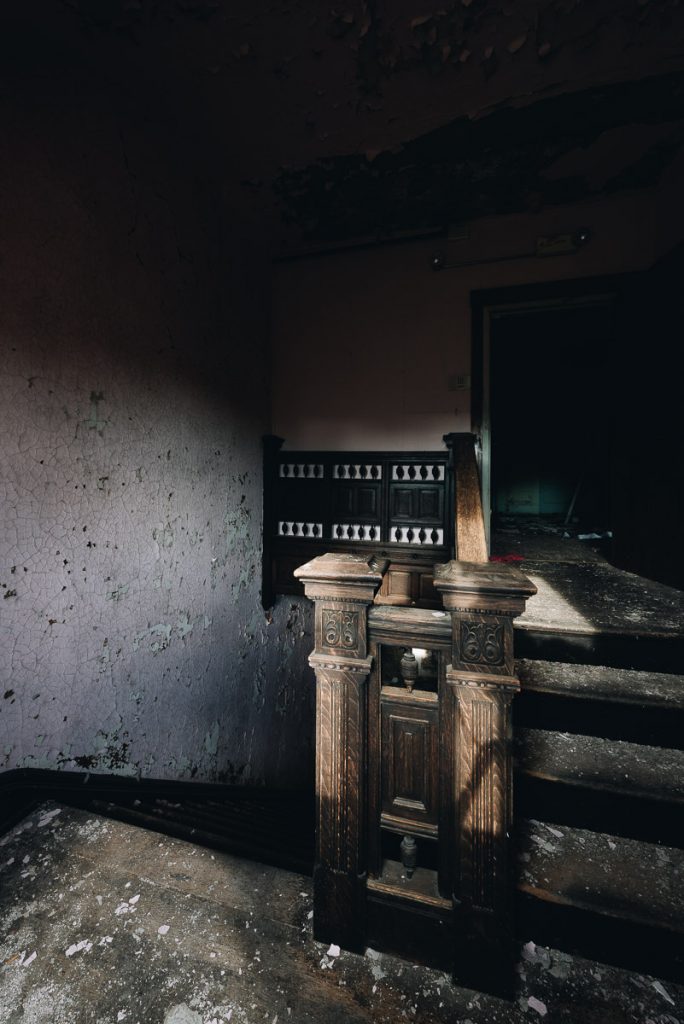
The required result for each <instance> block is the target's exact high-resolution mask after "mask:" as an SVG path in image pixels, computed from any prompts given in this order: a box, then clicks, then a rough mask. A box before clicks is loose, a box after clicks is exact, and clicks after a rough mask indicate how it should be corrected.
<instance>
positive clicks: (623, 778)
mask: <svg viewBox="0 0 684 1024" xmlns="http://www.w3.org/2000/svg"><path fill="white" fill-rule="evenodd" d="M515 763H516V767H517V768H518V769H519V770H521V771H522V772H523V773H524V774H526V775H533V776H535V777H537V778H544V779H548V780H550V781H554V782H563V783H567V784H570V785H578V786H584V787H587V788H591V789H603V790H609V791H610V792H612V793H620V794H623V795H626V796H631V797H642V798H648V799H650V800H664V801H672V802H684V751H682V750H669V749H664V748H662V747H649V746H647V745H646V744H644V743H628V742H626V741H625V740H607V739H603V738H602V737H599V736H584V735H578V734H575V733H567V732H553V731H551V730H547V729H518V730H516V739H515Z"/></svg>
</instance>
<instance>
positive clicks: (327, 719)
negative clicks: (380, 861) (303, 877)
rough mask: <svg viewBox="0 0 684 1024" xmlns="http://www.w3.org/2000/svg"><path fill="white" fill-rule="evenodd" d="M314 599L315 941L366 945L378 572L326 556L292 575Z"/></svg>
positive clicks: (361, 562)
mask: <svg viewBox="0 0 684 1024" xmlns="http://www.w3.org/2000/svg"><path fill="white" fill-rule="evenodd" d="M295 576H296V577H297V578H298V579H300V580H302V582H303V583H304V591H305V593H306V596H307V597H309V598H311V599H312V600H313V601H314V602H315V643H316V646H315V648H314V651H313V653H312V655H311V657H310V658H309V664H310V665H311V666H312V668H313V669H314V671H315V673H316V863H315V867H314V937H315V938H316V939H318V940H319V941H321V942H335V943H337V944H338V945H340V946H343V947H344V948H345V949H351V950H357V951H360V950H363V948H364V947H365V896H366V857H367V842H366V782H365V779H366V770H367V766H366V758H367V752H366V736H367V725H366V720H367V714H368V695H367V687H366V684H367V680H368V675H369V672H370V669H371V660H372V659H371V658H369V657H368V653H367V616H368V606H369V605H370V604H371V603H372V601H373V597H374V595H375V592H376V590H377V589H378V587H379V586H380V583H381V582H382V567H379V568H373V567H372V566H371V565H370V564H369V562H368V561H367V560H366V559H364V558H363V556H360V555H345V554H327V555H321V556H320V557H319V558H314V559H313V560H312V561H311V562H307V563H306V565H303V566H301V567H300V568H299V569H296V570H295Z"/></svg>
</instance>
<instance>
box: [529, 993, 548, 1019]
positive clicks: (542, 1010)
mask: <svg viewBox="0 0 684 1024" xmlns="http://www.w3.org/2000/svg"><path fill="white" fill-rule="evenodd" d="M527 1005H528V1006H529V1007H530V1009H531V1010H536V1011H537V1013H538V1014H539V1016H540V1017H545V1016H546V1014H547V1012H548V1011H547V1009H546V1003H542V1001H541V999H537V997H536V996H530V997H529V999H528V1000H527Z"/></svg>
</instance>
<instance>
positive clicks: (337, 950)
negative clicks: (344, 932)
mask: <svg viewBox="0 0 684 1024" xmlns="http://www.w3.org/2000/svg"><path fill="white" fill-rule="evenodd" d="M339 955H340V947H339V946H335V945H334V944H331V946H330V949H329V950H328V956H339Z"/></svg>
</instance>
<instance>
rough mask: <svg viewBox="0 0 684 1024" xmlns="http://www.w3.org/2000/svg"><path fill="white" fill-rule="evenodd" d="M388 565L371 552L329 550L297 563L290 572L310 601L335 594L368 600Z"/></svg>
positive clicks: (354, 599) (356, 599) (339, 596)
mask: <svg viewBox="0 0 684 1024" xmlns="http://www.w3.org/2000/svg"><path fill="white" fill-rule="evenodd" d="M388 564H389V563H388V562H387V561H386V560H383V559H379V558H376V556H375V555H368V556H367V557H366V556H364V555H352V554H345V553H341V554H334V553H330V552H329V553H328V554H326V555H319V556H318V558H312V560H311V561H310V562H306V564H305V565H300V566H299V568H298V569H295V571H294V575H295V576H296V578H297V579H298V580H301V581H302V583H303V584H304V593H305V594H306V596H307V597H309V598H312V599H313V600H316V599H317V598H326V597H337V598H342V599H344V600H346V601H360V602H366V603H370V602H371V601H372V600H373V597H374V596H375V592H376V590H377V589H378V587H379V586H380V584H381V583H382V576H383V573H384V572H385V570H386V569H387V565H388Z"/></svg>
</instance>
